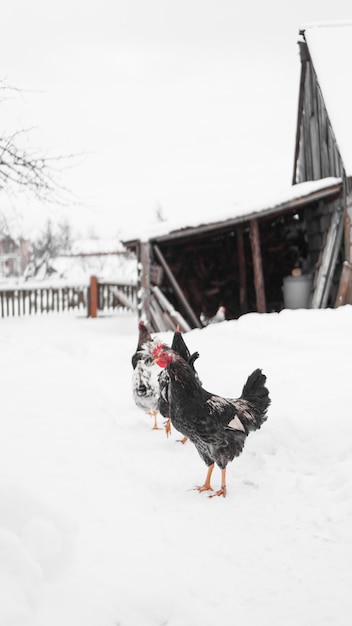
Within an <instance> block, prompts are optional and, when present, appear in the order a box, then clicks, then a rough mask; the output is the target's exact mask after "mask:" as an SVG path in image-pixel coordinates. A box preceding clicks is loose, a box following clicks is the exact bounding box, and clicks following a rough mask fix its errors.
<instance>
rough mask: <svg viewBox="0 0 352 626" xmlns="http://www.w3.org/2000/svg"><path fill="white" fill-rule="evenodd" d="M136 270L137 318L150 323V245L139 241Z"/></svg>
mask: <svg viewBox="0 0 352 626" xmlns="http://www.w3.org/2000/svg"><path fill="white" fill-rule="evenodd" d="M138 252H139V254H138V257H139V258H138V260H139V268H138V286H139V289H138V302H137V308H138V317H139V319H143V320H146V321H150V244H149V242H145V241H141V242H140V244H139V251H138Z"/></svg>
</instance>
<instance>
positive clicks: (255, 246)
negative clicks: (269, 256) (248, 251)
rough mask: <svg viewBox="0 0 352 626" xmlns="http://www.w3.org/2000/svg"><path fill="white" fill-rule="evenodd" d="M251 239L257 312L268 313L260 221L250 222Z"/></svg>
mask: <svg viewBox="0 0 352 626" xmlns="http://www.w3.org/2000/svg"><path fill="white" fill-rule="evenodd" d="M250 239H251V248H252V258H253V271H254V287H255V295H256V302H257V311H258V313H266V302H265V287H264V276H263V263H262V253H261V249H260V235H259V226H258V220H251V221H250Z"/></svg>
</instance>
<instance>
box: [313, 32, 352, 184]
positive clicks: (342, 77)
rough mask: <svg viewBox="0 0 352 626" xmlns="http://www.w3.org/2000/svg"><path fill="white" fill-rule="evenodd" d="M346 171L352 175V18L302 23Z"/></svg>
mask: <svg viewBox="0 0 352 626" xmlns="http://www.w3.org/2000/svg"><path fill="white" fill-rule="evenodd" d="M303 31H304V37H305V40H306V42H307V44H308V48H309V52H310V55H311V58H312V61H313V65H314V68H315V71H316V73H317V77H318V81H319V85H320V87H321V90H322V94H323V98H324V102H325V105H326V108H327V112H328V115H329V118H330V121H331V124H332V127H333V130H334V133H335V137H336V141H337V144H338V146H339V150H340V153H341V157H342V160H343V162H344V166H345V170H346V174H347V175H348V176H350V175H352V115H351V106H352V87H351V80H350V78H351V59H352V21H340V22H320V23H316V24H306V25H302V27H301V32H303Z"/></svg>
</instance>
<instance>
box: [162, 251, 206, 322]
mask: <svg viewBox="0 0 352 626" xmlns="http://www.w3.org/2000/svg"><path fill="white" fill-rule="evenodd" d="M154 252H155V255H156V257H157V258H158V261H159V263H161V265H162V266H163V269H164V272H165V274H166V276H167V278H168V280H169V281H170V283H171V285H172V288H173V290H174V292H175V294H176V297H177V298H178V300H179V301H180V303H181V305H182V306H183V308H184V310H185V311H186V312H187V315H188V316H189V318H190V320H191V321H192V323H193V325H194V328H202V325H201V323H200V321H199V319H198V318H197V317H196V315H195V313H194V311H193V309H192V308H191V306H190V305H189V303H188V301H187V300H186V298H185V296H184V294H183V291H182V289H181V287H180V285H179V284H178V282H177V280H176V278H175V276H174V275H173V273H172V271H171V268H170V267H169V265H168V264H167V262H166V259H165V258H164V255H163V254H162V253H161V251H160V249H159V248H158V246H156V245H154Z"/></svg>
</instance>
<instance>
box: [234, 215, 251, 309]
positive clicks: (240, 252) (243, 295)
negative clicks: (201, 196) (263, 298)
mask: <svg viewBox="0 0 352 626" xmlns="http://www.w3.org/2000/svg"><path fill="white" fill-rule="evenodd" d="M236 239H237V259H238V270H239V271H238V274H239V284H240V311H241V313H247V309H248V305H247V276H246V259H245V254H244V241H243V229H242V228H241V227H240V226H239V227H238V228H236Z"/></svg>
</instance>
